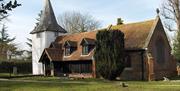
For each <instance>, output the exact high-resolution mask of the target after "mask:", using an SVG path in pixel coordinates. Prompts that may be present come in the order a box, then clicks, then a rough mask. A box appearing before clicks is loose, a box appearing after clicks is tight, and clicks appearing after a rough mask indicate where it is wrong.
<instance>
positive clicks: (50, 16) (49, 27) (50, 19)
mask: <svg viewBox="0 0 180 91" xmlns="http://www.w3.org/2000/svg"><path fill="white" fill-rule="evenodd" d="M43 31H53V32H61V33H66V31H65V30H64V29H63V28H62V27H61V26H59V25H58V23H57V21H56V17H55V14H54V11H53V8H52V5H51V2H50V0H45V6H44V10H43V12H42V15H41V18H40V22H39V25H38V26H37V27H35V29H34V30H33V31H32V32H31V34H34V33H38V32H43Z"/></svg>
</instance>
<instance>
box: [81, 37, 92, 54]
mask: <svg viewBox="0 0 180 91" xmlns="http://www.w3.org/2000/svg"><path fill="white" fill-rule="evenodd" d="M81 46H82V55H88V54H89V52H90V51H91V50H92V49H93V48H94V46H95V40H94V39H89V38H84V39H83V40H82V41H81Z"/></svg>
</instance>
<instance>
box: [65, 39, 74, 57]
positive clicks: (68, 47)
mask: <svg viewBox="0 0 180 91" xmlns="http://www.w3.org/2000/svg"><path fill="white" fill-rule="evenodd" d="M76 49H77V42H76V41H70V40H68V41H66V42H65V43H64V55H65V56H70V55H71V54H72V53H73V52H74V51H75V50H76Z"/></svg>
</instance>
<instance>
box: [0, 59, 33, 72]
mask: <svg viewBox="0 0 180 91" xmlns="http://www.w3.org/2000/svg"><path fill="white" fill-rule="evenodd" d="M12 67H17V72H18V73H19V74H31V73H32V62H7V61H3V62H0V73H9V70H10V69H12Z"/></svg>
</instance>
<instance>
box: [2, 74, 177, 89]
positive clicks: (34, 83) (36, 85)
mask: <svg viewBox="0 0 180 91" xmlns="http://www.w3.org/2000/svg"><path fill="white" fill-rule="evenodd" d="M3 75H4V76H5V74H3ZM6 75H7V76H8V74H6ZM171 79H172V80H171ZM171 79H170V81H151V82H148V81H107V80H102V79H67V78H59V77H42V76H36V77H21V78H12V79H9V80H8V79H1V80H0V91H179V90H180V81H179V80H178V79H180V78H179V77H176V78H171ZM123 83H124V84H125V86H122V84H123Z"/></svg>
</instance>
